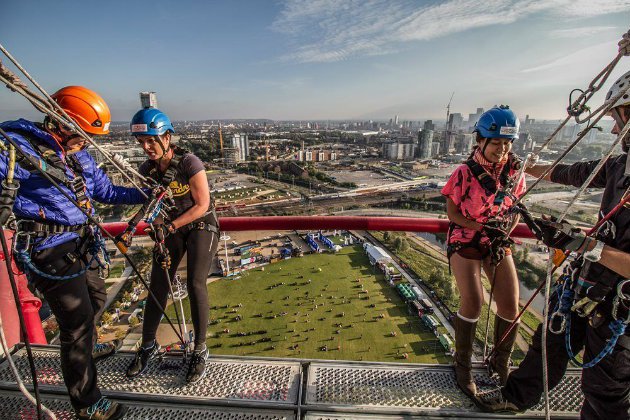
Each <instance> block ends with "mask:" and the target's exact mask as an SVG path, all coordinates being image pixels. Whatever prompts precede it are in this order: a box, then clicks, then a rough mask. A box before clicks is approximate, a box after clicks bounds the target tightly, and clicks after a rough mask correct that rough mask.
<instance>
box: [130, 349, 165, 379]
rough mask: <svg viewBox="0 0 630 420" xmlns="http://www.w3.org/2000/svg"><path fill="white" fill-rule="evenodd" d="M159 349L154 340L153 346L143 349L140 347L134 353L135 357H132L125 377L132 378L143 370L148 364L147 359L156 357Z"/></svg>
mask: <svg viewBox="0 0 630 420" xmlns="http://www.w3.org/2000/svg"><path fill="white" fill-rule="evenodd" d="M159 351H160V345H159V344H158V343H157V341H156V342H154V343H153V346H151V347H149V348H148V349H145V348H144V347H140V350H138V352H137V353H136V357H135V358H134V359H133V362H131V364H130V365H129V367H128V368H127V377H128V378H133V377H136V376H138V375H140V374H141V373H143V372H144V371H145V370H147V367H148V366H149V361H150V360H151V359H154V358H156V357H157V355H158V352H159Z"/></svg>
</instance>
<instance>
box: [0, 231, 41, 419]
mask: <svg viewBox="0 0 630 420" xmlns="http://www.w3.org/2000/svg"><path fill="white" fill-rule="evenodd" d="M0 246H1V247H2V252H3V253H4V256H5V258H4V262H5V264H6V266H7V273H8V275H9V283H10V284H11V291H12V292H13V299H14V300H15V307H16V309H17V313H18V319H19V321H20V331H21V333H22V335H23V338H24V345H25V347H26V354H27V356H28V363H29V367H30V369H31V378H32V380H33V390H34V391H35V402H36V403H35V405H36V407H37V418H38V419H41V418H42V413H41V397H40V395H39V383H38V382H37V369H36V368H35V360H34V359H33V350H32V348H31V341H30V340H29V338H28V332H27V331H26V323H25V322H24V314H23V312H22V302H20V298H19V293H18V289H17V284H16V282H15V276H14V275H13V267H11V257H10V255H11V254H10V253H9V247H8V246H7V241H6V237H5V235H4V230H3V229H2V227H1V226H0ZM0 330H2V328H1V327H0ZM3 339H4V335H3ZM5 354H6V355H7V359H8V360H11V356H10V355H9V352H8V351H5ZM18 377H19V375H18Z"/></svg>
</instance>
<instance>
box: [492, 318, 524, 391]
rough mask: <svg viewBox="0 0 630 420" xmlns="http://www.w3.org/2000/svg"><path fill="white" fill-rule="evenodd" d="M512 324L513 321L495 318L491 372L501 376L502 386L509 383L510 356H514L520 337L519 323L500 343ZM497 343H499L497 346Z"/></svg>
mask: <svg viewBox="0 0 630 420" xmlns="http://www.w3.org/2000/svg"><path fill="white" fill-rule="evenodd" d="M511 324H512V321H506V320H505V319H503V318H501V317H499V316H495V317H494V345H495V350H494V354H493V355H492V357H491V358H490V360H489V364H490V370H491V371H492V372H495V373H496V374H497V375H499V381H500V383H501V386H504V385H505V383H506V382H507V378H508V375H509V374H510V355H511V354H512V348H513V347H514V342H515V341H516V337H517V335H518V327H519V323H517V324H516V325H515V326H514V328H512V330H511V331H510V333H509V334H508V335H507V336H506V337H505V339H504V340H503V342H501V343H499V340H501V337H503V334H505V332H506V331H507V329H508V328H509V327H510V325H511ZM497 343H499V344H498V345H497Z"/></svg>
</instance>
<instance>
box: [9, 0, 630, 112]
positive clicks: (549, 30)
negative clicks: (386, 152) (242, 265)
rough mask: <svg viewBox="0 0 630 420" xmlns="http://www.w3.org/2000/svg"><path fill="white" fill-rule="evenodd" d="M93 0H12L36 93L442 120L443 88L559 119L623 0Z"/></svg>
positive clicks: (129, 102) (117, 107) (612, 34)
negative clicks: (97, 0) (73, 88)
mask: <svg viewBox="0 0 630 420" xmlns="http://www.w3.org/2000/svg"><path fill="white" fill-rule="evenodd" d="M108 6H109V7H110V9H108V10H103V9H102V7H99V5H98V4H89V3H88V4H86V3H85V2H78V1H74V0H73V1H66V2H62V3H61V4H55V3H49V2H40V1H26V2H12V4H7V5H4V7H3V9H4V11H5V13H6V14H5V16H11V19H7V20H6V24H3V25H2V27H0V43H2V45H4V46H5V48H7V49H8V50H9V52H11V53H12V54H13V55H14V56H15V57H16V59H18V60H19V61H20V62H21V64H22V65H23V66H24V67H25V68H26V70H27V71H29V72H30V73H31V75H32V76H33V77H35V79H36V80H37V81H38V82H39V83H40V84H41V85H42V86H43V87H44V88H46V89H47V90H48V91H49V93H52V92H54V91H55V90H56V89H58V88H60V87H62V86H64V85H68V84H80V85H84V86H87V87H89V88H92V89H94V90H96V91H97V92H99V93H100V94H101V95H102V96H103V97H104V98H105V99H106V101H107V102H108V104H109V105H110V108H111V110H112V118H113V120H115V121H128V120H129V119H130V117H131V115H132V114H133V113H134V112H135V111H136V110H137V109H138V108H139V106H140V105H139V99H138V92H140V91H143V90H151V91H156V92H157V95H158V103H159V106H160V108H161V109H162V110H163V111H165V112H167V113H168V114H169V115H170V116H171V117H172V119H174V120H210V119H271V120H310V121H313V120H368V119H374V120H387V119H389V118H392V117H394V116H395V115H398V116H399V118H400V120H401V121H404V120H413V121H418V120H422V119H425V118H429V119H434V120H436V121H443V120H444V118H445V116H446V104H447V103H448V99H449V97H450V96H451V93H452V92H455V96H454V98H453V102H452V104H451V112H456V113H462V114H464V115H467V114H468V113H471V112H474V110H475V109H476V108H479V107H482V108H485V109H488V108H490V107H491V106H493V105H495V104H500V103H507V104H509V105H511V107H512V109H514V110H515V112H516V113H517V114H518V115H519V117H520V118H521V120H523V119H524V118H525V115H527V114H529V115H530V117H531V118H536V119H548V120H552V119H559V118H562V117H563V116H564V115H565V108H566V104H567V102H568V94H569V92H570V91H571V90H572V89H574V88H582V89H584V88H586V87H587V86H588V83H590V81H591V80H592V78H593V77H594V76H595V75H596V74H597V73H599V72H600V71H601V70H602V69H603V68H604V66H605V65H606V64H608V63H609V62H610V61H611V60H612V58H614V56H615V55H616V50H617V42H618V40H619V39H620V38H621V34H622V33H623V32H625V31H627V30H628V22H630V0H620V1H615V2H610V1H604V0H591V1H584V0H579V1H567V0H554V1H539V0H518V1H517V0H512V1H494V2H486V3H484V4H479V3H477V2H475V1H470V0H447V1H421V2H419V1H384V0H365V1H332V0H312V1H302V0H287V1H274V2H260V1H242V2H223V1H218V2H200V1H183V2H174V1H154V2H151V3H146V2H137V3H136V2H134V3H129V2H127V3H123V2H119V1H113V2H110V3H109V4H108ZM25 22H28V24H25ZM1 59H2V62H3V63H4V64H7V61H8V60H7V59H6V58H5V57H1ZM627 60H628V58H623V59H622V60H621V61H620V63H619V64H618V65H617V68H616V69H615V71H614V72H613V73H612V74H611V76H610V79H609V81H608V82H607V83H606V84H605V85H604V87H603V88H602V92H599V93H598V94H596V95H595V96H594V98H593V99H592V102H591V104H592V105H594V106H595V107H596V106H598V105H599V104H600V103H601V101H602V100H603V96H604V94H605V92H606V91H607V89H608V87H609V86H610V83H612V81H614V80H615V79H616V78H617V77H618V76H619V75H621V74H622V73H623V72H624V71H627V70H628V68H630V66H629V65H628V61H627ZM20 116H24V117H27V118H32V119H35V120H37V119H40V118H41V116H40V115H39V114H38V113H37V112H36V111H35V110H34V109H33V108H32V106H31V105H30V104H28V103H27V102H26V101H25V100H24V99H23V98H21V97H20V96H19V95H17V94H15V93H12V92H10V91H9V90H8V89H2V90H1V91H0V120H5V119H12V118H17V117H20Z"/></svg>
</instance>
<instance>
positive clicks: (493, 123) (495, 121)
mask: <svg viewBox="0 0 630 420" xmlns="http://www.w3.org/2000/svg"><path fill="white" fill-rule="evenodd" d="M520 126H521V123H520V121H519V120H518V117H517V116H516V114H514V112H513V111H512V110H511V109H510V107H509V106H507V105H501V106H498V107H497V106H495V107H494V108H492V109H489V110H487V111H486V112H484V113H483V114H481V117H479V121H477V123H476V124H475V129H474V130H473V133H475V132H478V133H479V134H480V135H481V137H484V138H487V139H493V138H504V139H512V140H514V139H517V138H518V131H519V128H520Z"/></svg>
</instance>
